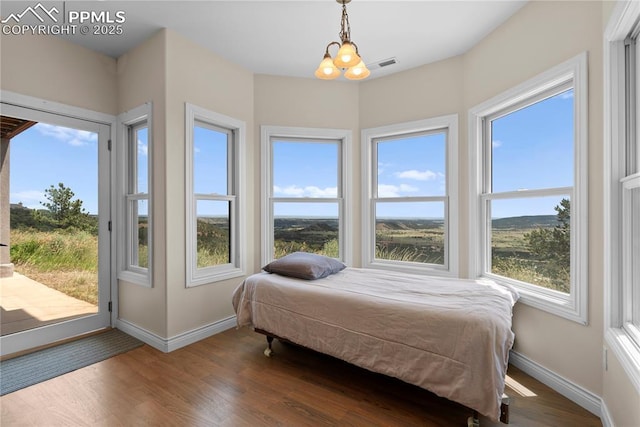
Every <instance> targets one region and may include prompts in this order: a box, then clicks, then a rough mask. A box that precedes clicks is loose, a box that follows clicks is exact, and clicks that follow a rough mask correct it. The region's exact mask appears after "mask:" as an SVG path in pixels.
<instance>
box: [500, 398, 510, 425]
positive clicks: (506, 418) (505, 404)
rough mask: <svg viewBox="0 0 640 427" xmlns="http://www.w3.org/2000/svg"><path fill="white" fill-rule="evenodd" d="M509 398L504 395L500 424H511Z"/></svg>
mask: <svg viewBox="0 0 640 427" xmlns="http://www.w3.org/2000/svg"><path fill="white" fill-rule="evenodd" d="M509 403H510V400H509V396H507V395H506V394H503V395H502V404H501V405H500V422H501V423H504V424H509Z"/></svg>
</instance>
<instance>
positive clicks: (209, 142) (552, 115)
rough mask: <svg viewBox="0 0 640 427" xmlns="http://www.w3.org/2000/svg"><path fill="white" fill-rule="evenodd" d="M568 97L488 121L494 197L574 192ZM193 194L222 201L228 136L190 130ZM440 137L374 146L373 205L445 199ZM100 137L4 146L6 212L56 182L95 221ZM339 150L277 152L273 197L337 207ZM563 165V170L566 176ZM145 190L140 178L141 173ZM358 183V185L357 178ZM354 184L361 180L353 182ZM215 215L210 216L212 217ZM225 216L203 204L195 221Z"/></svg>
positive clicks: (279, 211)
mask: <svg viewBox="0 0 640 427" xmlns="http://www.w3.org/2000/svg"><path fill="white" fill-rule="evenodd" d="M572 107H573V92H572V91H569V92H565V93H563V94H560V95H557V96H555V97H553V98H550V99H547V100H545V101H542V102H540V103H538V104H535V105H533V106H530V107H528V108H526V109H524V110H520V111H516V112H514V113H511V114H509V115H507V116H504V117H501V118H499V119H496V120H494V122H493V127H492V132H493V146H492V156H493V185H494V191H512V190H522V189H536V188H548V187H561V186H571V185H573V170H572V169H571V165H572V164H573V161H572V159H573V142H572V141H573V108H572ZM194 137H195V144H194V145H195V155H194V173H195V180H194V184H195V191H196V193H218V194H226V192H227V178H226V158H227V145H226V135H225V134H224V133H222V132H219V131H216V130H213V129H209V128H203V127H196V130H195V134H194ZM139 138H140V140H139V141H138V156H139V164H145V163H146V161H147V157H146V156H147V146H146V141H145V139H146V133H145V132H142V133H140V135H139ZM444 141H445V136H444V133H431V134H426V135H421V136H414V137H405V138H398V139H396V140H394V141H382V142H380V143H379V144H378V165H377V169H378V170H377V172H378V193H379V196H380V197H410V196H442V195H444V194H445V145H444ZM97 153H98V151H97V136H96V134H94V133H91V132H86V131H80V130H75V129H69V128H62V127H58V126H52V125H48V124H44V123H39V124H37V125H35V126H34V127H32V128H30V129H28V130H27V131H25V132H23V133H22V134H20V135H18V136H17V137H15V138H14V139H12V141H11V152H10V155H11V190H10V193H11V196H10V200H11V203H18V202H22V203H23V204H24V205H25V206H27V207H30V208H38V207H42V206H41V204H40V202H44V201H46V199H45V197H44V194H45V193H44V190H45V189H47V188H49V186H50V185H54V186H55V185H57V184H58V183H59V182H62V183H64V184H65V186H67V187H69V188H71V189H72V190H73V191H74V193H75V195H76V198H79V199H81V200H82V201H83V207H84V209H85V210H86V211H88V212H90V213H96V212H97V188H98V174H97ZM338 158H339V153H338V144H337V143H331V142H304V143H303V142H292V141H276V142H275V143H274V152H273V163H274V176H273V182H274V189H273V190H274V196H276V197H293V198H296V197H337V187H338V166H337V165H338ZM567 165H569V166H567ZM139 172H140V173H139V183H140V185H141V186H142V187H143V188H142V189H144V187H146V180H145V176H146V169H144V168H141V169H140V171H139ZM356 178H357V177H356ZM356 181H359V180H356ZM561 198H562V197H552V198H548V197H546V198H532V199H528V198H522V199H518V200H514V201H500V202H494V204H493V206H492V209H493V212H492V216H493V217H495V218H501V217H508V216H520V215H543V214H544V215H554V214H555V211H554V209H553V208H554V206H556V205H557V204H558V203H559V202H560V199H561ZM214 205H215V207H214ZM221 208H226V204H225V203H221V202H202V203H200V204H199V206H198V210H199V213H200V214H214V213H215V212H221ZM443 212H444V205H443V204H442V203H441V202H430V203H421V204H420V205H407V204H403V203H397V202H396V203H393V204H381V205H380V206H379V208H378V216H379V217H417V216H422V217H428V218H438V217H442V216H443ZM275 213H276V215H277V216H300V215H303V216H332V217H334V216H337V207H336V205H335V204H329V203H317V204H312V205H309V204H306V203H292V204H284V203H282V204H278V205H276V208H275Z"/></svg>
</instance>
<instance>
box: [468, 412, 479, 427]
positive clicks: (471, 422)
mask: <svg viewBox="0 0 640 427" xmlns="http://www.w3.org/2000/svg"><path fill="white" fill-rule="evenodd" d="M467 427H480V416H479V415H478V411H473V415H472V416H470V417H469V418H468V419H467Z"/></svg>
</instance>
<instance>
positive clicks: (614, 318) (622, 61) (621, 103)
mask: <svg viewBox="0 0 640 427" xmlns="http://www.w3.org/2000/svg"><path fill="white" fill-rule="evenodd" d="M639 20H640V3H638V2H625V1H619V2H617V4H616V6H615V8H614V10H613V11H612V13H611V17H610V19H609V22H608V24H607V27H606V29H605V32H604V140H603V141H604V150H603V154H604V161H603V163H604V180H605V182H604V224H605V230H604V231H605V233H604V234H605V235H604V289H605V292H604V299H605V302H604V311H605V315H604V320H605V322H604V323H605V325H604V326H605V327H604V330H605V335H604V336H605V342H606V344H607V345H608V346H609V347H610V349H611V350H612V352H613V353H614V354H615V356H616V358H617V360H618V361H619V362H620V364H621V365H622V367H623V370H624V371H625V373H626V374H627V376H628V377H629V380H630V382H631V383H632V384H633V386H634V387H635V389H636V391H638V392H640V341H639V340H640V337H639V333H638V331H637V329H636V328H634V326H633V325H629V320H630V317H629V315H630V314H631V313H632V310H634V309H638V307H634V306H633V304H632V303H631V301H630V293H631V292H630V291H631V283H629V280H628V279H629V271H628V261H629V255H630V253H629V249H630V248H629V243H631V242H630V241H629V239H628V238H625V232H624V230H625V227H628V226H629V224H630V220H631V218H630V215H629V213H628V211H627V212H625V211H626V208H627V206H626V203H628V201H627V202H625V199H626V198H627V197H625V191H627V190H629V189H631V188H634V187H635V186H636V185H637V180H638V173H640V170H639V169H640V147H638V146H637V141H638V134H637V132H638V127H639V124H640V123H639V122H640V108H638V97H639V94H638V89H637V87H638V84H639V83H640V66H639V64H638V62H639V61H640V58H638V57H640V55H636V56H637V58H636V60H635V64H633V65H631V68H633V66H634V65H635V67H636V69H635V71H634V73H633V74H635V76H634V78H632V79H628V77H629V75H628V68H627V58H628V57H627V56H626V51H625V42H626V41H627V39H628V38H629V37H631V38H634V37H635V39H636V48H635V50H636V52H635V53H636V54H638V53H639V52H640V47H638V38H639V36H638V33H640V25H639V24H638V21H639ZM634 87H635V97H636V99H635V103H633V104H635V105H632V103H630V102H629V101H630V98H629V97H627V94H628V93H632V91H633V89H632V88H634ZM629 118H631V120H629ZM634 134H635V139H636V144H635V146H634V145H633V141H632V138H633V137H631V135H634ZM634 150H635V155H634V154H633V151H634ZM630 156H631V157H632V158H634V157H635V164H634V160H632V158H631V159H630V158H629V157H630ZM630 166H631V167H630ZM634 168H635V174H634V173H631V172H633V169H634ZM625 187H626V189H625Z"/></svg>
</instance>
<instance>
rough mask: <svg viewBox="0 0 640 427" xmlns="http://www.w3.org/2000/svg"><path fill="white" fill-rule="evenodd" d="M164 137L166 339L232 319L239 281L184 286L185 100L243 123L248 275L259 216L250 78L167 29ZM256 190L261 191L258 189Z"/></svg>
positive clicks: (250, 74) (237, 279)
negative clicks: (247, 204)
mask: <svg viewBox="0 0 640 427" xmlns="http://www.w3.org/2000/svg"><path fill="white" fill-rule="evenodd" d="M166 54H167V62H166V64H167V108H166V114H167V120H166V126H167V138H166V142H165V144H166V145H165V148H166V161H165V164H163V165H162V166H161V167H162V170H163V171H164V173H163V175H165V177H166V223H165V226H164V230H163V231H162V234H163V235H164V238H165V241H166V246H165V248H166V249H165V250H166V256H165V259H166V262H167V267H166V268H167V299H168V331H167V336H168V338H171V337H174V336H176V335H178V334H180V333H184V332H188V331H192V330H194V329H197V328H200V327H202V326H205V325H210V324H213V323H215V322H217V321H220V320H223V319H225V318H228V317H231V316H233V314H234V312H233V307H232V306H231V293H232V292H233V290H234V289H235V287H236V286H237V285H238V284H239V283H240V281H241V280H242V279H243V278H242V277H239V278H236V279H231V280H226V281H222V282H216V283H211V284H206V285H201V286H197V287H191V288H186V287H185V278H186V276H185V275H186V268H187V266H186V263H185V256H186V254H185V244H186V243H185V229H186V223H185V221H186V219H185V175H186V173H185V155H186V153H185V102H188V103H190V104H194V105H197V106H198V107H202V108H205V109H207V110H210V111H213V112H216V113H219V114H224V115H226V116H230V117H233V118H234V119H237V120H242V121H244V122H245V123H246V130H247V135H246V144H247V147H246V150H245V153H246V158H245V161H246V172H247V174H246V176H245V179H246V180H247V183H248V184H247V186H246V190H247V191H248V195H247V200H248V201H249V203H250V207H249V208H248V209H247V220H248V221H247V222H248V224H247V228H246V232H247V236H248V237H247V239H246V240H247V241H245V242H243V247H244V248H246V249H247V251H248V254H247V255H248V270H249V271H248V273H253V272H254V271H255V270H254V268H255V259H256V258H257V257H258V256H259V254H258V249H259V245H256V244H254V239H253V236H255V234H256V229H255V228H254V227H253V226H252V225H253V224H254V223H255V221H254V218H255V217H256V216H258V215H259V209H258V206H254V205H253V202H254V201H255V199H256V197H257V196H258V192H257V190H256V187H255V186H253V185H251V184H252V183H253V182H254V181H255V179H256V178H255V175H256V174H257V173H258V170H259V165H258V163H259V160H258V157H257V154H256V152H257V151H256V150H257V147H258V145H257V141H256V140H255V137H254V133H253V84H254V83H253V74H252V73H251V72H249V71H248V70H246V69H244V68H242V67H240V66H238V65H235V64H232V63H230V62H228V61H226V60H224V59H222V58H220V57H218V56H216V55H214V54H213V53H211V52H210V51H208V50H206V49H204V48H202V47H200V46H199V45H196V44H194V43H192V42H190V41H189V40H187V39H186V38H184V37H183V36H181V35H179V34H177V33H175V32H173V31H167V51H166ZM258 188H259V187H258Z"/></svg>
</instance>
